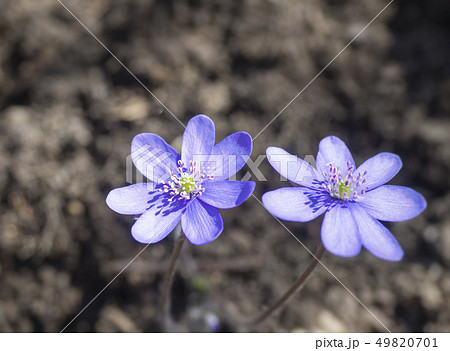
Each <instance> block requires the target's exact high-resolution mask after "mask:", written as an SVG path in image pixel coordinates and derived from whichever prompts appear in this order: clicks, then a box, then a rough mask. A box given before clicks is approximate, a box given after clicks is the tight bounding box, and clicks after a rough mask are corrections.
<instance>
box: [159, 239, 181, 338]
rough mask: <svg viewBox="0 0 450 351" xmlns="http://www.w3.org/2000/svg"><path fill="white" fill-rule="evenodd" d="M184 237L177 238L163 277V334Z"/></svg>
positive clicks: (165, 330) (168, 317) (165, 329)
mask: <svg viewBox="0 0 450 351" xmlns="http://www.w3.org/2000/svg"><path fill="white" fill-rule="evenodd" d="M185 239H186V237H185V236H184V234H183V233H180V235H179V236H178V238H177V241H176V242H175V247H174V248H173V251H172V256H171V257H170V262H169V268H168V269H167V271H166V275H165V276H164V283H163V288H162V292H161V327H162V331H163V332H167V322H168V320H169V319H170V316H169V311H170V291H171V290H172V283H173V276H174V274H175V268H176V265H177V262H178V258H179V257H180V253H181V249H182V248H183V245H184V242H185Z"/></svg>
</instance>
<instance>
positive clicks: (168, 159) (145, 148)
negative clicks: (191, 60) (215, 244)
mask: <svg viewBox="0 0 450 351" xmlns="http://www.w3.org/2000/svg"><path fill="white" fill-rule="evenodd" d="M214 134H215V130H214V123H213V121H212V120H211V119H210V118H209V117H207V116H204V115H198V116H195V117H193V118H192V119H191V120H190V121H189V123H188V125H187V127H186V130H185V132H184V135H183V142H182V147H181V156H180V155H179V154H178V153H177V152H176V151H175V149H174V148H172V147H171V146H170V145H169V144H167V143H166V142H165V141H164V140H163V139H162V138H160V137H159V136H158V135H155V134H150V133H143V134H139V135H137V136H136V137H135V138H134V139H133V141H132V143H131V158H132V160H133V163H134V165H135V166H136V168H137V169H138V170H139V172H141V173H142V174H144V175H145V176H146V177H147V178H148V179H149V180H150V181H151V182H149V183H138V184H133V185H130V186H126V187H123V188H118V189H114V190H112V191H111V192H110V193H109V194H108V197H107V198H106V203H107V205H108V206H109V207H110V208H111V209H112V210H114V211H116V212H118V213H121V214H126V215H141V216H140V217H139V218H138V219H137V221H136V223H135V224H134V225H133V227H132V228H131V234H132V235H133V237H134V238H135V239H136V240H137V241H139V242H142V243H156V242H158V241H160V240H162V239H164V238H165V237H166V236H167V235H168V234H169V233H170V232H171V231H172V230H173V229H174V228H175V226H176V225H177V224H178V223H179V221H180V220H181V228H182V230H183V232H184V234H185V235H186V237H187V238H188V240H189V241H190V242H191V243H192V244H194V245H203V244H206V243H209V242H211V241H213V240H215V239H216V238H217V237H218V236H219V235H220V233H221V232H222V230H223V220H222V217H221V216H220V213H219V211H218V208H220V209H225V208H233V207H236V206H239V205H240V204H241V203H243V202H244V201H245V200H247V199H248V197H249V196H250V195H251V194H252V192H253V189H254V188H255V182H252V181H235V180H227V179H228V178H230V177H231V176H233V175H234V174H235V173H236V172H237V171H239V170H240V169H241V168H242V167H243V166H244V164H245V162H246V161H247V160H248V158H249V157H250V154H251V151H252V139H251V137H250V135H249V134H248V133H245V132H239V133H234V134H232V135H229V136H228V137H227V138H225V139H224V140H222V141H221V142H220V143H218V144H217V145H214V139H215V137H214Z"/></svg>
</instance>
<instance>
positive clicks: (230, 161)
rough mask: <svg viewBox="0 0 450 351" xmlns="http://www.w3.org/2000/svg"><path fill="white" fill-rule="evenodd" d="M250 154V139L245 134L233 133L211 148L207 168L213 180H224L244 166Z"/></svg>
mask: <svg viewBox="0 0 450 351" xmlns="http://www.w3.org/2000/svg"><path fill="white" fill-rule="evenodd" d="M251 153H252V137H251V136H250V135H249V134H248V133H246V132H238V133H234V134H231V135H229V136H227V137H226V138H225V139H223V140H222V141H221V142H220V143H218V144H217V145H215V146H214V147H213V148H212V151H211V156H210V157H209V162H208V164H207V166H208V167H210V168H211V170H212V171H211V173H213V174H214V179H215V180H225V179H228V178H230V177H232V176H234V175H235V174H236V173H237V172H238V171H239V170H240V169H241V168H242V167H243V166H244V165H245V163H246V162H247V160H248V159H249V157H250V155H251Z"/></svg>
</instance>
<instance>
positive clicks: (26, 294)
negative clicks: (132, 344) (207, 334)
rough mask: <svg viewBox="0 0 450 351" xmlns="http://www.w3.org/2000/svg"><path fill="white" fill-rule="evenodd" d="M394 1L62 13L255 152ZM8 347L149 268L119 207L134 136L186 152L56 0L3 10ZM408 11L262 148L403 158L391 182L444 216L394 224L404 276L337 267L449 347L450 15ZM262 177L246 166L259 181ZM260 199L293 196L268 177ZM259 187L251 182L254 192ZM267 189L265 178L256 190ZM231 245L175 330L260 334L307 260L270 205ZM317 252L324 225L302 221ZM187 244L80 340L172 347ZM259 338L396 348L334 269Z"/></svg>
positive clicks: (181, 0)
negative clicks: (367, 336)
mask: <svg viewBox="0 0 450 351" xmlns="http://www.w3.org/2000/svg"><path fill="white" fill-rule="evenodd" d="M387 2H388V1H387V0H367V1H359V0H341V1H337V0H281V1H280V0H278V1H277V0H259V1H257V0H245V1H237V0H236V1H222V0H213V1H200V0H177V1H175V0H173V1H168V0H165V1H162V0H161V1H157V0H93V1H90V0H89V1H88V0H80V1H77V0H65V1H64V0H63V3H64V4H65V5H66V6H67V7H68V8H69V9H70V10H71V11H73V13H74V14H75V15H76V16H77V17H78V18H79V19H80V20H81V21H82V22H83V23H84V24H85V25H86V26H87V27H88V28H89V30H91V31H92V33H94V34H95V35H97V36H98V38H99V39H100V40H101V41H102V42H103V43H104V44H105V45H106V46H107V48H108V49H109V50H110V51H111V52H112V53H113V54H114V55H116V56H117V58H119V59H120V60H121V61H122V62H123V63H124V64H125V65H126V66H127V67H128V68H129V69H130V70H131V71H132V72H133V73H134V74H135V75H136V77H138V78H139V79H140V80H141V81H142V83H143V84H144V85H145V87H147V88H148V89H150V90H151V91H152V92H153V93H154V94H155V95H156V96H157V97H158V98H159V99H160V100H161V101H162V102H163V103H164V104H165V105H166V106H167V107H168V109H170V110H171V111H172V112H173V114H174V115H176V116H178V117H179V118H180V119H181V120H182V122H183V123H186V122H187V121H188V120H189V118H191V117H192V116H194V115H196V114H199V113H203V114H207V115H209V116H210V117H211V118H212V119H213V120H214V122H215V124H216V129H217V140H221V139H222V138H223V137H225V136H226V135H228V134H230V133H232V132H236V131H247V132H249V133H250V134H251V135H252V136H256V135H257V134H258V133H259V132H260V131H261V130H262V129H263V128H264V126H265V125H266V124H267V123H268V122H269V121H270V120H271V119H272V118H273V117H274V116H275V115H276V114H277V113H278V112H279V111H280V110H281V109H283V108H284V107H285V106H286V104H288V103H289V101H290V100H291V99H292V98H293V97H294V96H295V95H296V94H297V93H298V92H299V91H300V90H301V89H302V88H304V87H305V85H306V84H308V83H309V82H310V81H311V79H312V78H313V77H314V76H315V75H316V74H317V73H318V72H319V71H320V70H321V69H322V68H323V67H324V66H325V65H327V64H328V63H329V62H330V60H331V59H333V57H335V55H336V54H337V53H338V52H339V51H340V50H342V48H344V47H345V45H347V43H348V42H349V41H350V40H351V39H352V38H353V37H354V36H355V35H356V34H357V33H358V32H359V31H360V30H361V29H362V28H363V27H364V26H365V25H366V24H367V23H368V22H369V21H370V20H372V19H373V18H374V17H375V15H376V14H377V13H378V12H379V11H380V10H381V9H382V8H383V7H384V6H385V5H386V4H387ZM0 4H1V8H2V11H0V200H1V202H0V331H2V332H58V331H60V330H61V329H63V328H64V327H65V326H66V325H67V324H68V323H69V322H71V321H72V319H73V318H74V317H75V316H76V315H77V314H78V312H79V311H80V310H81V309H82V308H83V307H84V306H85V305H86V304H87V303H89V302H90V301H91V299H92V298H93V297H94V296H95V295H96V294H97V293H98V292H99V291H100V290H101V289H103V287H105V285H106V284H108V283H109V282H110V281H111V280H112V279H113V278H114V277H115V276H116V275H117V274H118V273H119V272H120V271H121V270H122V268H123V267H124V266H125V265H126V264H127V263H128V262H129V261H130V260H131V259H132V258H133V257H135V256H136V255H137V254H138V253H139V251H140V250H142V249H143V247H144V246H143V245H142V244H139V243H137V242H135V241H134V240H133V239H132V237H131V235H130V226H131V225H132V223H133V218H131V217H128V216H121V215H118V214H116V213H114V212H113V211H111V210H110V209H109V208H108V207H107V206H106V204H105V197H106V195H107V193H108V191H109V190H111V189H113V188H116V187H119V186H123V185H125V166H126V157H127V155H128V154H129V150H130V142H131V139H132V138H133V136H135V135H136V134H138V133H142V132H153V133H156V134H159V135H160V136H162V137H163V138H164V139H165V140H167V141H168V142H170V143H172V144H173V145H174V146H176V147H179V145H180V136H181V135H182V132H183V128H182V126H181V125H180V124H179V123H178V122H177V121H176V120H175V119H174V118H173V116H172V115H171V114H170V113H169V112H168V111H167V110H165V109H164V108H163V107H162V106H161V104H160V103H159V102H158V101H157V100H156V99H155V98H153V97H152V96H151V95H150V94H149V93H148V92H147V91H146V90H145V89H144V88H143V87H142V86H141V85H140V84H139V83H138V82H137V81H136V80H135V79H134V78H133V76H132V75H131V74H130V73H129V72H128V71H127V70H126V69H124V68H123V67H122V66H121V65H120V64H119V63H118V62H117V61H116V60H115V59H114V57H112V55H111V54H110V53H108V52H107V51H106V50H105V48H103V47H102V46H101V45H100V43H99V42H97V41H96V40H95V39H94V38H93V37H92V35H91V34H89V33H88V32H87V31H86V30H85V29H84V28H83V27H82V25H81V24H80V23H78V22H77V21H76V19H75V18H74V17H72V15H71V14H70V13H69V12H68V11H67V10H66V9H65V8H64V7H63V6H62V5H61V4H59V3H58V1H57V0H41V1H33V0H0ZM445 5H447V4H446V1H445V0H430V1H426V2H424V1H419V0H409V1H407V0H404V1H401V0H395V1H394V2H393V3H392V5H390V6H389V7H388V8H387V9H386V10H385V11H384V12H383V13H382V14H381V15H380V16H379V17H378V18H377V19H376V20H375V21H374V22H373V23H372V25H371V26H370V27H368V29H367V30H366V31H364V32H363V34H362V35H361V36H360V37H359V38H358V39H357V40H356V41H355V42H354V43H352V44H351V45H350V46H349V47H348V48H347V49H346V50H345V51H344V52H343V53H342V54H341V55H340V56H339V57H338V58H337V59H336V60H335V61H334V62H333V63H332V64H331V65H330V66H329V67H328V68H327V70H325V71H324V72H323V74H321V75H320V76H319V77H318V78H317V79H316V80H315V81H314V82H313V83H312V84H311V85H310V86H309V87H308V88H307V89H306V90H305V91H304V92H303V93H302V94H301V95H300V97H299V98H298V99H296V100H295V101H294V102H293V103H292V104H291V105H290V106H289V107H288V108H286V110H284V111H283V113H282V114H281V115H280V116H279V117H278V118H277V119H276V121H275V122H274V123H272V124H271V125H270V126H269V127H268V128H267V129H266V130H265V131H264V132H263V133H261V134H260V135H259V136H258V137H257V138H256V139H255V141H254V152H253V155H252V159H253V160H256V159H257V157H258V155H261V154H264V153H265V149H266V147H267V146H270V145H273V146H279V147H283V148H285V149H287V150H289V151H291V152H292V153H297V154H298V155H299V156H302V157H303V156H304V155H309V154H312V155H315V154H316V152H317V146H318V142H319V141H320V139H321V138H323V137H325V136H327V135H331V134H334V135H337V136H339V137H340V138H342V139H343V140H344V141H346V142H347V144H348V145H349V147H350V148H351V150H352V151H353V154H354V156H355V160H356V162H357V163H360V162H362V161H363V160H365V159H366V158H368V157H370V156H372V155H374V154H376V153H378V152H381V151H387V152H394V153H397V154H398V155H400V156H401V158H402V161H403V164H404V165H403V169H402V170H401V172H400V173H399V174H398V176H397V177H396V178H395V179H394V180H393V181H392V182H391V183H392V184H398V185H405V186H410V187H413V188H414V189H416V190H417V191H419V192H421V193H422V194H423V195H424V196H425V197H426V199H427V201H428V208H427V209H426V211H425V212H424V213H423V214H422V215H421V216H419V217H418V218H416V219H414V220H411V221H408V222H401V223H393V224H390V225H389V228H390V229H391V230H392V232H393V233H394V235H395V236H396V237H397V238H398V240H399V242H400V244H401V245H402V247H403V248H404V250H405V257H404V259H403V260H402V261H401V262H398V263H392V262H386V261H382V260H380V259H377V258H376V257H374V256H372V255H371V254H369V253H368V252H367V251H365V250H364V251H363V252H362V253H361V254H360V255H358V256H356V257H354V258H350V259H349V258H339V257H335V256H333V255H331V254H328V255H327V256H326V258H325V260H324V262H325V265H326V266H327V267H328V268H329V269H330V270H331V271H332V272H333V274H335V275H336V277H338V278H339V280H340V281H341V282H342V283H343V284H345V286H347V287H348V288H349V289H350V290H351V291H352V292H353V293H354V294H355V295H356V296H357V297H358V298H359V299H360V300H361V301H362V302H363V303H364V304H365V305H366V306H367V308H368V309H370V311H372V312H373V313H374V315H376V317H377V318H379V320H380V321H382V322H383V323H384V324H385V325H386V326H387V327H388V328H389V329H390V330H391V331H398V332H449V331H450V310H449V308H450V273H449V267H450V211H449V209H450V193H449V191H448V190H449V179H450V177H449V168H450V137H449V135H450V119H449V118H448V117H449V114H450V99H449V97H450V65H449V64H448V63H449V62H450V46H449V45H448V43H449V35H450V13H449V12H448V11H444V7H445ZM247 170H248V169H247ZM260 170H261V172H262V173H263V174H264V175H265V177H266V178H267V179H268V181H267V182H258V184H257V187H256V190H255V195H256V196H257V197H258V198H260V197H261V195H262V194H263V193H264V192H265V191H267V190H270V189H275V188H277V187H280V186H281V185H282V183H281V182H280V181H279V179H278V175H277V174H276V173H275V171H274V170H273V169H271V167H270V166H269V165H268V163H267V161H264V162H263V163H262V165H261V167H260ZM245 172H246V170H243V171H241V172H240V173H239V174H240V176H243V175H244V174H245ZM253 178H255V177H254V175H253ZM222 214H223V217H224V222H225V230H224V232H223V234H222V235H221V236H220V237H219V239H217V240H216V241H215V242H213V243H211V244H208V245H205V246H200V247H194V246H192V245H188V246H187V248H186V249H185V250H184V251H183V255H182V258H181V265H180V266H181V268H180V270H179V273H178V274H177V275H176V279H175V285H174V294H173V300H172V302H173V304H172V310H173V311H172V312H173V318H174V320H175V322H176V325H175V326H174V328H173V330H176V331H192V332H199V331H213V330H214V329H215V328H216V327H215V324H218V327H219V329H220V330H221V331H228V332H239V331H243V329H242V328H241V327H239V324H238V323H237V321H241V320H243V319H247V318H249V317H252V316H254V315H255V314H256V313H258V312H259V311H261V309H263V308H264V307H266V306H268V305H269V304H270V303H272V302H274V301H275V299H276V298H277V297H279V296H280V295H281V294H282V293H283V292H284V291H285V290H286V289H287V288H288V287H289V285H290V284H291V283H292V282H293V281H294V280H295V279H296V278H297V276H298V275H299V273H300V272H301V271H302V269H304V267H305V266H306V265H307V264H308V262H309V260H310V258H309V255H308V253H307V251H306V250H305V249H304V248H303V247H302V245H300V244H299V243H298V242H297V241H296V240H295V238H293V237H292V236H291V235H290V234H289V232H288V231H287V230H286V229H285V228H283V227H282V226H281V225H280V224H279V223H278V222H277V221H276V220H275V219H274V218H273V217H272V216H271V215H270V214H269V213H268V212H267V211H266V210H265V209H264V208H263V207H262V206H261V205H260V204H259V203H258V202H257V201H256V200H255V199H252V198H251V199H249V200H248V201H247V202H246V203H244V205H242V206H241V207H239V208H237V209H232V210H226V211H222ZM286 226H287V227H288V228H289V229H290V230H291V231H292V232H293V233H295V235H296V236H297V238H298V239H300V240H301V241H302V242H303V243H304V244H305V245H306V246H307V247H309V248H310V249H311V250H314V249H315V248H316V247H317V245H318V243H319V232H320V219H318V220H315V221H313V222H311V223H307V224H299V223H298V224H296V223H286ZM172 247H173V239H172V236H169V237H168V238H167V239H165V240H164V241H163V242H161V243H158V244H155V245H151V246H149V247H148V248H147V249H146V250H145V251H144V252H143V253H142V254H141V255H140V256H139V257H138V258H137V259H136V260H135V261H134V262H133V264H131V265H130V266H129V267H128V268H127V269H126V270H125V271H124V272H123V273H122V274H120V275H119V276H118V277H117V278H116V279H115V280H114V281H113V282H112V283H111V285H110V286H109V287H108V288H107V289H106V290H105V291H104V292H103V293H102V294H101V295H100V296H99V297H98V298H97V299H96V300H95V301H94V302H92V304H90V305H89V307H88V308H86V309H85V310H84V311H83V313H82V314H80V315H79V316H78V317H77V318H76V319H75V320H74V321H73V322H72V323H71V324H70V325H69V326H68V327H67V329H66V331H70V332H158V331H160V330H161V328H160V325H159V316H158V302H159V292H160V289H161V283H162V278H163V274H164V270H165V268H166V266H167V262H168V261H167V260H168V257H169V255H170V252H171V249H172ZM254 331H258V332H263V331H265V332H290V331H303V332H314V331H323V332H333V331H347V332H383V331H386V330H385V329H384V328H383V326H382V325H381V324H380V323H379V322H378V321H377V320H376V319H375V318H374V317H373V316H372V315H370V314H369V313H368V312H367V311H366V310H365V309H364V307H363V306H361V305H360V304H359V303H358V302H357V301H356V300H355V299H354V298H353V297H352V296H351V295H350V294H349V293H348V292H347V291H346V290H345V289H344V288H343V287H342V285H341V284H340V283H339V282H338V281H337V280H336V279H335V278H334V277H333V276H332V275H331V274H330V273H329V272H327V271H326V270H325V269H323V268H319V269H318V271H317V272H316V273H315V275H314V276H313V277H312V278H311V279H310V281H309V282H308V284H307V286H306V287H305V288H304V289H303V290H302V291H301V292H300V293H299V294H297V295H296V296H295V297H294V298H293V299H292V300H291V301H290V303H289V304H288V305H287V306H286V307H285V308H283V309H282V311H281V312H280V313H278V314H277V315H276V316H274V317H272V318H271V319H270V320H269V321H268V322H267V323H265V324H263V325H261V326H259V327H258V328H256V329H255V330H254Z"/></svg>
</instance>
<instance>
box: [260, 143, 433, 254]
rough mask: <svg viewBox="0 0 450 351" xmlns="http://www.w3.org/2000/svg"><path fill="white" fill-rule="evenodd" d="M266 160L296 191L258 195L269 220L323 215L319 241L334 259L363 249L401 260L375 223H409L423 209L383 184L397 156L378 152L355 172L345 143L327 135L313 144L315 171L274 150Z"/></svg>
mask: <svg viewBox="0 0 450 351" xmlns="http://www.w3.org/2000/svg"><path fill="white" fill-rule="evenodd" d="M267 157H268V160H269V162H270V164H271V165H272V166H273V167H274V168H275V170H276V171H277V172H278V173H280V174H281V175H282V176H284V177H285V178H287V179H288V180H290V181H291V182H294V183H296V184H298V185H301V186H302V187H288V188H281V189H277V190H274V191H269V192H267V193H265V194H264V195H263V198H262V201H263V204H264V206H265V207H266V208H267V210H268V211H269V212H270V213H272V214H273V215H274V216H276V217H278V218H281V219H284V220H287V221H295V222H308V221H310V220H312V219H314V218H316V217H318V216H320V215H321V214H323V213H325V216H324V219H323V222H322V228H321V238H322V242H323V245H324V247H325V249H327V250H328V251H329V252H331V253H332V254H334V255H337V256H344V257H352V256H355V255H357V254H358V253H359V252H360V251H361V247H362V246H364V247H365V248H366V249H367V250H369V251H370V252H371V253H372V254H374V255H375V256H377V257H380V258H382V259H385V260H390V261H398V260H400V259H401V258H402V257H403V250H402V248H401V247H400V245H399V244H398V242H397V240H396V239H395V238H394V236H393V235H392V234H391V232H390V231H389V230H388V229H387V228H386V227H385V226H383V225H382V224H381V223H380V222H379V220H381V221H391V222H397V221H405V220H408V219H411V218H414V217H416V216H417V215H419V214H420V213H421V212H422V211H423V210H424V209H425V207H426V201H425V199H424V198H423V196H422V195H420V194H419V193H417V192H416V191H414V190H412V189H410V188H406V187H403V186H395V185H383V184H385V183H386V182H388V181H389V180H391V179H392V178H393V177H394V176H395V175H396V174H397V172H398V171H399V170H400V168H401V167H402V162H401V160H400V158H399V157H398V156H397V155H395V154H391V153H386V152H383V153H380V154H378V155H375V156H374V157H372V158H370V159H368V160H367V161H365V162H364V163H363V164H362V165H360V166H359V167H358V168H356V166H355V162H354V161H353V158H352V155H351V153H350V151H349V150H348V148H347V146H346V145H345V143H344V142H343V141H342V140H340V139H339V138H337V137H335V136H329V137H326V138H324V139H323V140H322V141H321V142H320V144H319V152H318V154H317V159H316V166H317V169H315V168H313V167H312V166H311V165H310V164H309V163H307V162H305V161H303V160H301V159H299V158H297V157H295V156H293V155H290V154H289V153H287V152H286V151H284V150H283V149H280V148H277V147H269V148H268V149H267Z"/></svg>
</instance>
